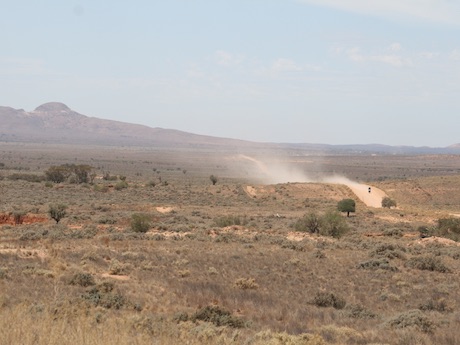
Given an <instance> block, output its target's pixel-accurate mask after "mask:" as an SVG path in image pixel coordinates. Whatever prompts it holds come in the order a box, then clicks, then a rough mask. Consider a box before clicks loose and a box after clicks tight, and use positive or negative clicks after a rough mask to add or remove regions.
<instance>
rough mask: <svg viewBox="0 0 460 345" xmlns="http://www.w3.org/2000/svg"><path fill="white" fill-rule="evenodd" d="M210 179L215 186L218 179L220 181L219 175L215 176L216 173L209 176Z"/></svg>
mask: <svg viewBox="0 0 460 345" xmlns="http://www.w3.org/2000/svg"><path fill="white" fill-rule="evenodd" d="M209 179H210V180H211V182H212V185H213V186H214V185H215V184H216V183H217V181H218V179H217V176H214V175H211V176H209Z"/></svg>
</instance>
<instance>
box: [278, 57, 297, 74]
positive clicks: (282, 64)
mask: <svg viewBox="0 0 460 345" xmlns="http://www.w3.org/2000/svg"><path fill="white" fill-rule="evenodd" d="M271 70H272V71H273V72H298V71H302V70H303V68H302V67H301V66H299V65H297V64H296V63H295V62H294V61H293V60H291V59H285V58H279V59H276V60H275V61H274V62H273V64H272V66H271Z"/></svg>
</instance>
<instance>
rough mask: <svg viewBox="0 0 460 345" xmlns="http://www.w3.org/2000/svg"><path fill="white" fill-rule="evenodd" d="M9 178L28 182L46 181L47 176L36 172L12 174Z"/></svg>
mask: <svg viewBox="0 0 460 345" xmlns="http://www.w3.org/2000/svg"><path fill="white" fill-rule="evenodd" d="M8 179H9V180H12V181H17V180H23V181H27V182H42V181H45V176H42V175H35V174H19V173H15V174H11V175H9V176H8Z"/></svg>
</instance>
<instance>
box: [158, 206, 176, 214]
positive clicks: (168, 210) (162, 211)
mask: <svg viewBox="0 0 460 345" xmlns="http://www.w3.org/2000/svg"><path fill="white" fill-rule="evenodd" d="M156 210H157V211H158V212H160V213H169V212H171V211H172V210H174V208H172V207H167V206H166V207H165V206H160V207H157V208H156Z"/></svg>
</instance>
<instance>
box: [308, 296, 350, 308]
mask: <svg viewBox="0 0 460 345" xmlns="http://www.w3.org/2000/svg"><path fill="white" fill-rule="evenodd" d="M310 304H313V305H316V306H317V307H323V308H327V307H333V308H334V309H343V308H345V305H346V304H347V303H346V301H345V299H343V298H342V297H339V296H337V295H335V294H333V293H331V292H318V293H317V294H316V295H315V297H314V298H313V300H311V301H310Z"/></svg>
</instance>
